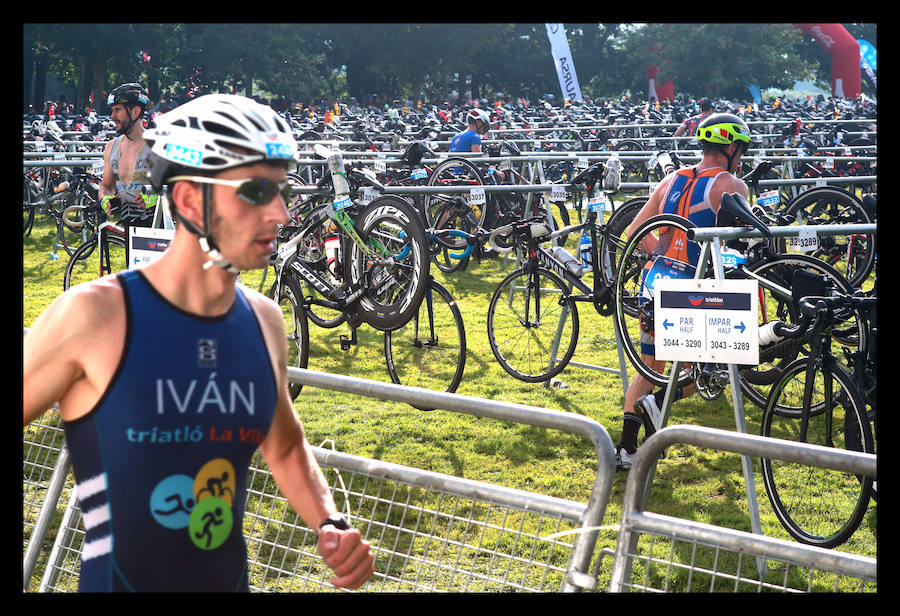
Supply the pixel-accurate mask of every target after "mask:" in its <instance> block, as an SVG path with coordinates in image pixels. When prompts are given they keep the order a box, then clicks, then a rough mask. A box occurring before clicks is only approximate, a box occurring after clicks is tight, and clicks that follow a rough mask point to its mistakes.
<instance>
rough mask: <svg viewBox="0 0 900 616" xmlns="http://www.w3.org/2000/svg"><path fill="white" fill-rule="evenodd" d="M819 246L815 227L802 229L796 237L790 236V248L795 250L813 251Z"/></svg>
mask: <svg viewBox="0 0 900 616" xmlns="http://www.w3.org/2000/svg"><path fill="white" fill-rule="evenodd" d="M818 247H819V238H818V237H816V231H815V229H803V230H802V231H800V233H799V235H798V236H797V237H794V238H791V248H793V249H794V250H796V251H797V252H813V251H815V250H816V249H817V248H818Z"/></svg>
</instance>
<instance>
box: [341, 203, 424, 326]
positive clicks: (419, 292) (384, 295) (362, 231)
mask: <svg viewBox="0 0 900 616" xmlns="http://www.w3.org/2000/svg"><path fill="white" fill-rule="evenodd" d="M355 227H356V230H357V232H358V233H359V237H360V239H362V241H363V242H364V243H365V244H366V246H367V247H368V250H369V253H368V254H367V252H365V251H363V250H362V249H361V248H360V247H359V246H358V245H356V243H354V242H351V243H350V245H349V250H348V251H347V255H346V258H345V260H344V268H345V269H344V271H345V281H348V282H349V283H350V284H356V283H361V284H362V290H363V295H362V297H361V298H360V300H359V308H360V313H361V316H362V319H363V320H364V321H365V322H366V323H368V324H369V325H371V326H372V327H374V328H375V329H378V330H381V331H390V330H393V329H396V328H398V327H400V326H401V325H404V324H406V323H407V322H408V321H409V320H410V319H411V318H412V317H413V315H415V314H416V311H417V310H418V308H419V303H420V302H421V301H422V296H423V295H424V294H425V289H426V287H427V286H428V270H429V258H428V256H429V252H428V248H429V246H428V239H427V238H426V236H425V229H424V227H423V226H422V223H421V221H420V220H419V218H418V214H416V211H415V210H414V209H413V207H412V206H411V205H410V204H409V203H408V202H407V201H405V200H404V199H402V198H400V197H395V196H392V195H384V196H381V197H378V198H377V199H375V200H374V201H372V202H371V203H369V205H367V206H365V207H364V208H363V209H362V210H361V211H360V212H359V214H358V215H357V217H356V221H355Z"/></svg>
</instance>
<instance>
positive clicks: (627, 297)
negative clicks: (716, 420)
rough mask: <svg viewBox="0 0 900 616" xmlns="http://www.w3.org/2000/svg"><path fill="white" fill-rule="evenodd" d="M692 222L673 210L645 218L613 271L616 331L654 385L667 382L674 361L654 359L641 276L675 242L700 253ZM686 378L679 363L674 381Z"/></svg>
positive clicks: (648, 293)
mask: <svg viewBox="0 0 900 616" xmlns="http://www.w3.org/2000/svg"><path fill="white" fill-rule="evenodd" d="M694 226H695V225H694V223H692V222H690V221H689V220H687V219H686V218H683V217H681V216H676V215H674V214H660V215H657V216H653V217H652V218H649V219H647V221H645V222H644V224H642V225H641V226H640V227H638V228H637V229H636V230H634V231H633V232H632V233H631V237H630V238H629V240H628V242H627V243H626V244H625V248H624V249H622V257H621V260H620V262H619V269H618V271H617V273H616V279H615V289H616V302H615V303H616V306H615V317H616V318H615V326H616V331H617V332H618V334H619V338H620V340H621V342H622V346H623V347H624V350H625V355H626V356H627V357H628V360H629V361H630V362H631V364H632V365H633V366H634V368H635V370H637V371H638V373H640V374H641V376H643V377H644V378H645V379H647V380H648V381H650V382H651V383H653V384H654V385H656V386H665V385H668V383H669V377H670V374H671V370H672V368H673V366H674V362H657V361H656V360H655V359H654V353H655V348H654V338H653V291H652V289H650V288H649V287H648V286H647V285H645V284H644V279H645V276H646V274H647V272H648V269H649V268H650V266H651V264H652V262H653V260H654V259H655V258H656V257H657V256H662V255H664V254H665V253H666V251H667V250H669V249H670V248H672V247H674V246H680V247H682V248H683V249H684V250H685V251H687V252H688V253H693V252H696V253H697V254H699V251H700V246H699V244H697V243H696V242H690V241H689V240H688V239H687V235H686V233H687V230H688V229H690V228H693V227H694ZM689 380H690V371H689V370H688V369H686V368H685V367H684V366H682V370H681V372H680V373H679V375H678V383H677V384H678V385H679V386H681V385H684V384H686V383H687V382H688V381H689Z"/></svg>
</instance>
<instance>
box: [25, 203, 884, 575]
mask: <svg viewBox="0 0 900 616" xmlns="http://www.w3.org/2000/svg"><path fill="white" fill-rule="evenodd" d="M52 237H53V230H52V227H51V226H49V225H47V224H46V220H39V221H38V222H37V224H36V226H35V229H34V230H33V231H32V233H31V235H30V236H29V237H25V238H24V246H23V248H24V250H23V293H22V295H23V322H24V323H23V324H24V325H25V326H26V327H28V326H29V325H31V323H32V322H33V321H34V319H35V318H37V316H38V314H39V313H40V312H41V311H42V310H43V309H44V308H45V307H46V306H47V305H48V304H49V303H50V302H51V301H52V300H53V299H54V298H55V297H56V296H58V295H59V294H60V293H61V292H62V277H63V271H64V269H65V264H66V258H65V257H66V256H65V253H62V255H61V258H60V260H59V261H52V260H50V258H49V254H50V250H51V248H50V247H51V242H52ZM511 269H512V263H510V262H500V261H497V260H488V261H485V262H483V263H480V264H478V263H475V262H473V263H471V264H470V266H469V268H468V270H467V271H464V272H457V273H454V274H450V275H447V276H444V275H442V274H441V273H440V272H439V271H437V268H432V270H433V273H434V274H435V277H436V278H437V279H438V280H441V281H442V282H443V283H444V284H445V285H446V286H447V287H448V288H449V289H450V291H451V292H452V293H453V295H454V296H455V297H456V298H457V300H458V302H459V306H460V309H461V311H462V314H463V318H464V321H465V326H466V335H467V341H468V348H467V360H466V372H465V376H464V379H463V382H462V384H461V385H460V387H459V389H458V393H461V394H465V395H470V396H478V397H484V398H489V399H501V400H506V401H509V402H516V403H521V404H528V405H532V406H536V407H542V408H548V409H556V410H561V411H565V412H569V413H575V414H578V415H582V416H584V417H589V418H591V419H594V420H596V421H597V422H599V423H600V424H601V425H603V426H604V427H605V428H606V429H607V431H608V432H609V433H610V436H611V437H612V439H613V442H617V441H618V438H619V435H620V431H621V424H622V419H621V418H622V412H623V391H622V385H621V381H620V378H619V376H617V375H610V374H606V373H602V372H598V371H594V370H589V369H585V368H573V367H569V368H567V369H566V370H565V371H563V373H562V374H561V375H560V377H559V378H560V379H561V380H562V381H563V382H564V383H565V385H566V387H564V388H549V387H546V386H544V385H541V384H527V383H522V382H520V381H518V380H516V379H513V378H512V377H510V376H508V375H507V374H506V373H505V372H504V371H503V369H502V368H501V367H500V366H499V364H498V363H497V362H496V360H495V359H494V357H493V354H492V353H491V350H490V346H489V344H488V341H487V335H486V331H485V323H486V311H487V305H488V302H489V300H490V296H491V293H492V292H493V290H494V288H495V287H496V286H497V284H498V283H499V282H500V280H501V279H502V278H503V276H505V275H506V273H508V272H509V271H511ZM260 275H261V273H260V272H249V273H246V274H244V275H243V276H242V280H243V282H244V283H245V284H247V285H248V286H250V287H253V288H256V286H257V285H258V283H259V280H260ZM578 307H579V312H580V316H581V336H580V340H579V345H578V348H577V350H576V352H575V357H574V359H575V360H576V361H579V362H586V363H589V364H594V365H601V366H610V367H617V366H618V359H617V353H616V345H615V339H614V334H613V325H612V319H611V318H610V317H600V316H599V315H597V314H596V313H595V312H594V311H593V309H592V307H591V306H590V305H588V304H579V306H578ZM310 331H311V351H310V361H309V367H310V368H311V369H315V370H321V371H325V372H331V373H336V374H342V375H351V376H357V377H362V378H367V379H374V380H379V381H385V382H390V377H389V375H388V373H387V369H386V367H385V364H384V357H383V346H382V345H383V334H381V333H380V332H376V331H374V330H372V329H371V328H369V327H368V326H363V327H362V328H360V329H359V331H358V337H359V341H358V344H357V345H356V346H354V347H352V348H351V349H350V350H348V351H342V350H341V349H340V345H339V340H338V336H339V335H340V334H345V335H349V333H350V331H349V328H348V327H347V326H346V325H342V326H340V327H338V328H336V329H331V330H324V329H319V328H316V327H315V326H314V325H312V324H310ZM628 370H629V376H632V375H633V374H634V370H633V369H632V368H631V367H630V366H629V367H628ZM745 405H746V411H747V413H746V421H747V425H748V430H749V431H750V433H752V434H758V433H759V422H760V419H761V414H762V413H761V410H760V409H758V408H757V407H755V406H753V405H752V404H751V403H750V402H749V401H746V402H745ZM295 408H296V411H297V414H298V416H299V418H300V419H301V421H302V422H303V424H304V426H305V429H306V432H307V436H308V439H309V441H310V442H311V443H312V444H313V445H320V444H322V443H325V442H326V441H329V440H331V441H334V446H335V448H336V449H338V450H340V451H344V452H347V453H351V454H355V455H360V456H365V457H370V458H375V459H380V460H385V461H390V462H394V463H398V464H404V465H409V466H414V467H417V468H422V469H426V470H430V471H435V472H439V473H447V474H451V475H455V476H459V477H465V478H468V479H474V480H480V481H486V482H490V483H494V484H499V485H504V486H508V487H512V488H516V489H521V490H526V491H531V492H536V493H541V494H547V495H550V496H555V497H559V498H564V499H570V500H575V501H580V502H587V499H588V497H589V493H590V489H591V486H592V483H593V480H594V476H595V473H596V469H597V460H596V455H595V452H594V450H593V447H592V446H591V444H590V443H589V442H588V440H587V439H586V438H584V437H581V436H578V435H572V434H565V433H560V432H557V431H552V430H546V429H542V428H536V427H532V426H527V425H520V424H514V423H508V422H501V421H496V420H491V419H482V418H477V417H472V416H468V415H465V414H457V413H452V412H448V411H442V410H436V411H431V412H423V411H419V410H417V409H415V408H413V407H411V406H409V405H406V404H403V403H394V402H386V401H381V400H375V399H368V398H364V397H360V396H354V395H350V394H342V393H337V392H333V391H330V390H321V389H315V388H311V387H304V389H303V391H302V392H301V394H300V396H299V398H298V399H297V402H296V404H295ZM669 423H670V424H692V425H699V426H709V427H715V428H720V429H725V430H735V429H736V428H735V418H734V411H733V409H732V407H731V396H730V391H726V392H725V393H724V394H723V395H722V396H721V397H720V398H719V399H718V400H715V401H712V402H710V401H706V400H703V399H701V398H700V397H698V396H694V397H691V398H689V399H686V400H682V401H679V402H678V403H676V404H675V406H674V407H673V409H672V411H671V416H670V421H669ZM755 472H756V478H757V486H756V490H757V494H758V499H759V505H760V513H761V516H762V527H763V532H764V533H765V534H766V535H770V536H774V537H780V538H784V539H789V536H788V535H787V533H786V531H784V530H783V529H782V528H781V525H780V524H779V522H778V520H777V519H776V518H775V516H774V514H773V512H772V509H771V506H770V505H769V503H768V500H767V498H766V495H765V488H764V486H763V484H762V478H761V474H760V468H759V463H758V461H756V464H755ZM625 480H626V475H625V474H621V473H620V474H617V476H616V478H615V481H614V484H613V490H612V494H611V496H610V502H609V506H608V508H607V514H606V518H605V519H604V521H603V523H604V524H617V523H618V522H619V518H620V515H621V502H622V495H623V492H624V487H625ZM648 509H649V510H650V511H654V512H657V513H661V514H666V515H674V516H678V517H682V518H685V519H690V520H697V521H701V522H707V523H712V524H717V525H721V526H725V527H730V528H735V529H739V530H744V531H749V530H750V518H749V514H748V508H747V497H746V492H745V488H744V478H743V473H742V470H741V460H740V456H738V455H737V454H732V453H723V452H717V451H711V450H700V449H697V448H695V447H691V446H687V445H676V446H673V447H670V448H669V450H668V452H667V455H666V457H665V458H664V459H662V460H661V461H660V463H659V466H658V469H657V472H656V476H655V482H654V485H653V490H652V494H651V497H650V504H649V507H648ZM876 513H877V504H876V503H874V502H873V503H871V504H870V506H869V510H868V512H867V515H866V517H865V519H864V520H863V523H862V525H861V527H860V529H859V530H858V531H857V532H856V534H855V535H854V536H853V537H852V538H851V540H850V541H849V542H848V543H846V544H844V545H843V546H841V547H840V548H838V549H840V550H841V551H846V552H851V553H855V554H862V555H866V556H869V557H874V556H875V554H876V548H877V543H876V535H875V526H876ZM604 545H607V546H608V547H614V543H613V541H612V539H610V540H609V541H608V542H606V541H604ZM689 557H690V556H689V555H688V558H689Z"/></svg>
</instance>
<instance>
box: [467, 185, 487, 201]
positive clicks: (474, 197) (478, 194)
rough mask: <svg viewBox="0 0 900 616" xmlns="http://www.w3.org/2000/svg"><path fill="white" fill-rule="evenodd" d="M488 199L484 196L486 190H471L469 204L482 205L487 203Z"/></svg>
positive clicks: (479, 188)
mask: <svg viewBox="0 0 900 616" xmlns="http://www.w3.org/2000/svg"><path fill="white" fill-rule="evenodd" d="M486 202H487V199H486V198H485V196H484V188H483V187H478V188H471V189H469V203H474V204H476V205H477V204H481V203H486Z"/></svg>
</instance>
